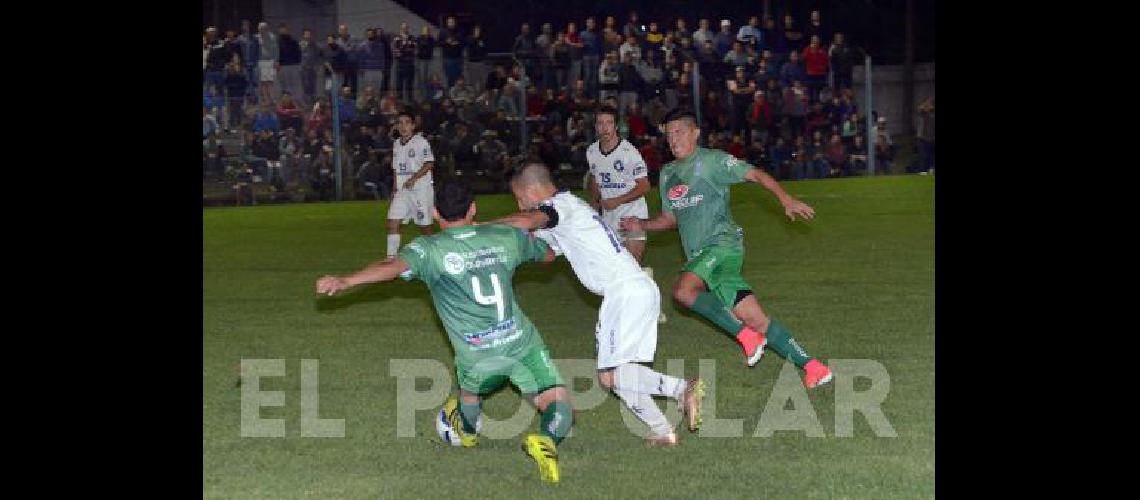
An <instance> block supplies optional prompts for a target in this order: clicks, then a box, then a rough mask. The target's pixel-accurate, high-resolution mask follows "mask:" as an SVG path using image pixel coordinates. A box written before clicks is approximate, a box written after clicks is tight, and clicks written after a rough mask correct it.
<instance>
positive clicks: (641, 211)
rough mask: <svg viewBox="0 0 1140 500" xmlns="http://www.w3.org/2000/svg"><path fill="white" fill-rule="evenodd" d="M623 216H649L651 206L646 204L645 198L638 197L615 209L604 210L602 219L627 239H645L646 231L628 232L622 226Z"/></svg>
mask: <svg viewBox="0 0 1140 500" xmlns="http://www.w3.org/2000/svg"><path fill="white" fill-rule="evenodd" d="M622 217H637V218H638V219H648V218H649V206H648V205H646V204H645V198H638V199H636V200H633V201H631V202H629V203H626V204H625V205H621V206H619V207H617V208H615V209H613V210H602V220H604V221H606V224H607V225H608V226H610V228H611V229H613V230H614V233H616V234H617V235H618V238H621V240H622V241H625V240H640V241H645V239H646V238H645V232H639V233H627V232H626V231H623V230H622V228H621V219H622Z"/></svg>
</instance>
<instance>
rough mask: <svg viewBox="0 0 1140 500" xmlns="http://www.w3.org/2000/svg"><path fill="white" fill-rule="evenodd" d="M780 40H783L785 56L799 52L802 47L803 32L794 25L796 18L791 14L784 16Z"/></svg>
mask: <svg viewBox="0 0 1140 500" xmlns="http://www.w3.org/2000/svg"><path fill="white" fill-rule="evenodd" d="M780 38H781V39H783V40H784V46H783V50H784V51H785V53H786V54H791V53H792V52H799V51H800V50H801V49H803V47H804V32H803V30H801V29H800V27H799V25H798V24H796V18H795V17H793V16H792V14H791V13H787V14H784V26H783V30H781V32H780Z"/></svg>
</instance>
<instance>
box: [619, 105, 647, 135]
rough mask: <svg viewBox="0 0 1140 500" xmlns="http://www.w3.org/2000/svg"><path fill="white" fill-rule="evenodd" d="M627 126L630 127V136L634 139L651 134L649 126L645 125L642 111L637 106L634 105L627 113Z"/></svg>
mask: <svg viewBox="0 0 1140 500" xmlns="http://www.w3.org/2000/svg"><path fill="white" fill-rule="evenodd" d="M625 120H626V125H628V126H629V136H630V137H632V138H637V139H641V138H643V137H645V134H647V133H649V125H647V124H646V123H645V118H644V117H642V116H641V112H640V110H638V109H637V104H632V105H630V106H629V107H628V108H627V111H626V112H625Z"/></svg>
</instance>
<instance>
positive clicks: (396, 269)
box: [317, 257, 408, 296]
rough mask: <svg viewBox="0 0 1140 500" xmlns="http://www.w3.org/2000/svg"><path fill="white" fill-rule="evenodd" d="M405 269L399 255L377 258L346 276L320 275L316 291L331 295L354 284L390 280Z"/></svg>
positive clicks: (406, 264) (406, 265) (404, 264)
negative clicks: (377, 259)
mask: <svg viewBox="0 0 1140 500" xmlns="http://www.w3.org/2000/svg"><path fill="white" fill-rule="evenodd" d="M407 270H408V263H407V262H404V261H403V259H400V258H399V257H396V258H390V259H384V260H379V261H376V262H373V263H371V264H369V265H368V267H365V268H364V269H361V270H359V271H357V272H355V273H352V274H349V275H347V276H324V277H321V279H318V280H317V293H319V294H324V295H329V296H332V295H335V294H336V293H337V292H341V291H344V290H348V289H349V288H352V287H354V286H356V285H363V284H365V283H379V282H382V281H391V280H394V279H396V278H397V277H399V276H400V273H402V272H404V271H407Z"/></svg>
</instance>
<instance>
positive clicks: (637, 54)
mask: <svg viewBox="0 0 1140 500" xmlns="http://www.w3.org/2000/svg"><path fill="white" fill-rule="evenodd" d="M618 59H619V60H621V61H627V60H628V61H640V60H641V45H639V44H638V43H637V39H636V38H634V37H633V36H626V37H625V43H623V44H621V47H620V48H618Z"/></svg>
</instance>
